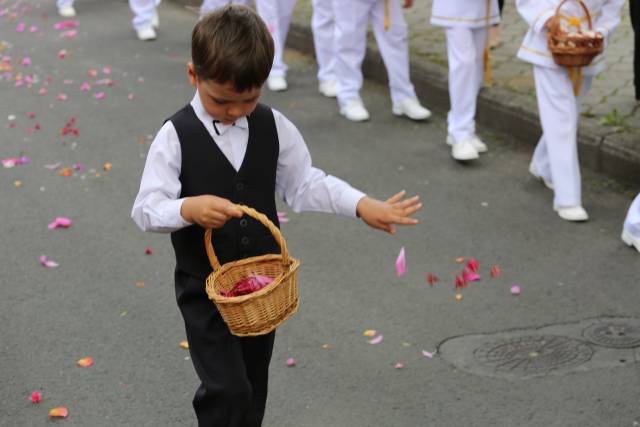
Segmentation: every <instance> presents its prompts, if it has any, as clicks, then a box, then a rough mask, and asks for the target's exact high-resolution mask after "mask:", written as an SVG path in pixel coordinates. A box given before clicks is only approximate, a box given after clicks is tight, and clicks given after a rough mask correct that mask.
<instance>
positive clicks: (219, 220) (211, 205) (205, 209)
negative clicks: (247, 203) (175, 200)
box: [180, 195, 244, 228]
mask: <svg viewBox="0 0 640 427" xmlns="http://www.w3.org/2000/svg"><path fill="white" fill-rule="evenodd" d="M180 215H182V217H183V218H184V219H185V221H187V222H190V223H196V224H198V225H200V226H201V227H203V228H221V227H222V226H223V225H224V224H225V223H226V222H227V221H229V220H230V219H231V218H240V217H241V216H242V215H244V213H243V212H242V211H241V210H240V209H239V208H238V207H237V206H236V205H235V204H233V203H232V202H231V201H230V200H227V199H223V198H222V197H217V196H211V195H204V196H195V197H187V198H186V199H185V200H184V202H182V207H181V208H180Z"/></svg>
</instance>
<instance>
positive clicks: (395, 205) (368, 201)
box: [356, 190, 422, 234]
mask: <svg viewBox="0 0 640 427" xmlns="http://www.w3.org/2000/svg"><path fill="white" fill-rule="evenodd" d="M405 194H406V192H405V191H404V190H402V191H401V192H399V193H397V194H395V195H394V196H391V197H390V198H389V199H387V201H385V202H383V201H381V200H376V199H372V198H370V197H363V198H362V199H360V201H359V202H358V206H357V207H356V213H357V214H358V216H359V217H360V218H362V220H363V221H364V222H365V223H367V225H369V226H370V227H373V228H377V229H378V230H383V231H386V232H387V233H390V234H395V232H396V227H394V225H415V224H417V223H418V220H417V219H415V218H411V215H413V214H414V213H416V212H417V211H419V210H420V208H422V203H420V197H418V196H413V197H411V198H409V199H405V198H404V196H405Z"/></svg>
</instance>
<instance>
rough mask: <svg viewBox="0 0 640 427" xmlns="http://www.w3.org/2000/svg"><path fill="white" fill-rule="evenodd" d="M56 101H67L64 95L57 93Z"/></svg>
mask: <svg viewBox="0 0 640 427" xmlns="http://www.w3.org/2000/svg"><path fill="white" fill-rule="evenodd" d="M56 99H57V100H58V101H66V100H67V95H66V94H64V93H59V94H58V96H56Z"/></svg>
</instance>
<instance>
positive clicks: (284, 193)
mask: <svg viewBox="0 0 640 427" xmlns="http://www.w3.org/2000/svg"><path fill="white" fill-rule="evenodd" d="M191 106H192V107H193V110H194V111H195V113H196V116H197V117H198V119H199V120H200V121H201V122H202V124H204V126H205V128H206V129H207V131H208V132H209V134H210V135H211V137H212V138H213V140H214V141H215V143H216V145H218V147H219V148H220V150H221V151H222V153H223V154H224V155H225V157H226V158H227V159H228V160H229V162H230V163H231V164H232V165H233V167H234V168H235V169H236V171H237V170H239V169H240V166H241V165H242V161H243V159H244V156H245V153H246V151H247V144H248V141H249V125H248V121H247V118H246V117H243V118H242V119H240V120H238V121H237V122H236V123H235V124H233V125H228V126H225V125H223V124H221V123H216V125H215V126H216V128H217V130H218V132H219V133H220V135H217V132H216V130H215V129H214V124H213V121H214V118H213V117H211V116H210V115H209V114H208V113H207V112H206V111H205V110H204V107H203V106H202V103H201V102H200V97H199V95H198V93H197V92H196V95H195V96H194V97H193V100H192V101H191ZM272 111H273V116H274V119H275V123H276V130H277V132H278V140H279V145H280V152H279V155H278V166H277V171H276V192H277V193H278V195H279V196H280V197H282V199H284V201H285V202H286V203H287V204H288V205H289V206H290V207H291V208H292V209H293V210H294V211H295V212H301V211H320V212H331V213H337V214H342V215H347V216H352V217H355V216H356V205H357V204H358V202H359V201H360V199H361V198H362V197H364V196H365V194H364V193H362V192H361V191H358V190H356V189H355V188H353V187H351V186H350V185H349V184H347V183H346V182H344V181H342V180H341V179H338V178H336V177H333V176H331V175H327V174H325V173H324V172H323V171H322V170H320V169H318V168H315V167H313V166H312V165H311V155H310V154H309V150H308V149H307V146H306V144H305V142H304V139H303V138H302V135H300V132H299V131H298V129H297V128H296V127H295V126H294V124H293V123H291V122H290V121H289V120H288V119H287V118H286V117H285V116H283V115H282V114H281V113H280V112H278V111H276V110H272ZM181 166H182V151H181V148H180V141H179V140H178V134H177V132H176V130H175V128H174V126H173V123H171V121H167V122H166V123H165V124H164V126H162V128H161V129H160V131H159V132H158V134H157V135H156V138H155V139H154V141H153V143H152V144H151V147H150V148H149V153H148V154H147V160H146V163H145V166H144V171H143V173H142V180H141V183H140V190H139V192H138V195H137V196H136V200H135V202H134V204H133V209H132V211H131V217H132V218H133V220H134V221H135V223H136V224H137V225H138V227H140V228H141V229H142V230H144V231H154V232H160V233H169V232H173V231H176V230H179V229H180V228H183V227H186V226H188V225H190V223H189V222H187V221H185V220H184V218H183V217H182V216H181V215H180V208H181V206H182V202H183V201H184V198H180V192H181V189H182V185H181V183H180V178H179V177H180V168H181Z"/></svg>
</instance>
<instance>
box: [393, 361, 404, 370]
mask: <svg viewBox="0 0 640 427" xmlns="http://www.w3.org/2000/svg"><path fill="white" fill-rule="evenodd" d="M393 367H394V368H396V369H402V368H404V365H403V364H402V362H397V363H396V364H395V365H394V366H393Z"/></svg>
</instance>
